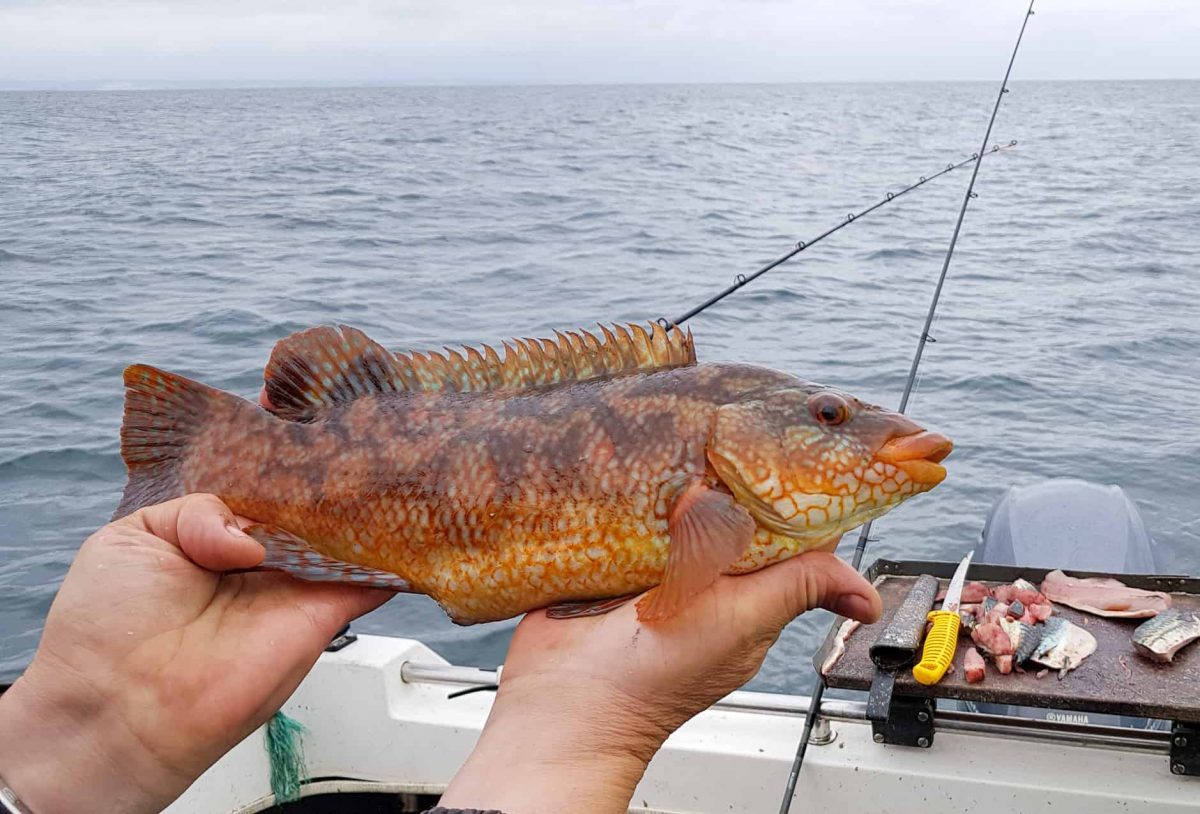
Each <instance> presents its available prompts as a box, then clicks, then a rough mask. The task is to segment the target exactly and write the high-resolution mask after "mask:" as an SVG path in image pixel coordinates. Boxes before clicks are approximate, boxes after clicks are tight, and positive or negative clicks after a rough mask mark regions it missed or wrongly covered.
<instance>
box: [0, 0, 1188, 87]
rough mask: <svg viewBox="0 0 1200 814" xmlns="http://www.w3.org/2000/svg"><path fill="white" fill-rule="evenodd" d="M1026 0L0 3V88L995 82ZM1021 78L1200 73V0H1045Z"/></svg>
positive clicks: (1023, 59) (75, 0)
mask: <svg viewBox="0 0 1200 814" xmlns="http://www.w3.org/2000/svg"><path fill="white" fill-rule="evenodd" d="M1025 8H1026V2H1025V1H1024V0H837V1H836V2H835V1H834V0H792V1H791V2H783V1H782V0H690V2H685V1H683V0H680V1H679V2H663V1H660V0H440V1H439V0H157V1H156V2H150V1H149V0H93V1H92V2H89V1H88V0H63V1H62V2H59V1H58V0H0V85H3V84H8V85H13V84H20V83H26V82H97V81H101V80H133V81H147V80H172V81H204V80H221V81H242V82H244V81H256V80H282V81H299V82H348V83H356V82H372V83H374V82H394V83H432V84H447V83H454V84H459V83H471V84H475V83H531V82H533V83H575V82H597V83H603V82H680V81H683V82H690V81H728V82H791V81H829V80H879V79H900V80H905V79H989V80H992V79H995V78H996V77H997V76H998V75H999V72H1000V71H1001V70H1002V68H1003V62H1004V60H1005V59H1006V57H1007V54H1008V50H1009V49H1010V48H1011V43H1012V41H1013V39H1014V37H1015V35H1016V32H1017V28H1018V27H1019V25H1020V21H1021V16H1022V15H1023V14H1024V11H1025ZM1036 8H1037V14H1036V15H1035V16H1034V18H1033V19H1032V20H1031V22H1030V26H1029V31H1028V33H1027V35H1026V36H1027V40H1026V45H1025V46H1024V47H1023V49H1022V54H1021V59H1020V61H1019V62H1018V67H1017V71H1016V74H1015V76H1016V78H1018V79H1021V78H1025V79H1114V78H1200V0H1041V2H1039V3H1038V5H1037V7H1036Z"/></svg>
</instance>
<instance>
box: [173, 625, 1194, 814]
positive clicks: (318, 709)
mask: <svg viewBox="0 0 1200 814" xmlns="http://www.w3.org/2000/svg"><path fill="white" fill-rule="evenodd" d="M406 662H408V663H410V664H424V665H445V664H446V662H445V661H443V660H442V659H441V658H439V657H438V656H437V655H436V654H435V653H433V652H432V651H431V650H429V649H428V648H427V647H425V646H424V645H422V644H421V643H420V642H417V641H413V640H410V639H393V638H387V637H378V636H365V635H364V636H359V639H358V641H357V642H355V643H354V644H352V645H350V646H349V647H347V648H345V649H344V650H342V651H340V652H337V653H326V654H324V655H323V656H322V657H321V659H320V660H319V661H318V663H317V665H316V666H315V667H314V668H313V671H312V673H311V674H310V675H309V676H308V678H306V679H305V681H304V683H303V684H301V686H300V687H299V689H298V690H297V691H296V693H295V694H294V695H293V696H292V698H291V699H289V701H288V702H287V704H286V705H285V706H284V712H286V713H287V714H288V715H290V716H292V717H293V718H295V719H297V720H298V721H300V722H301V723H302V724H303V725H304V726H305V727H306V728H307V732H306V734H305V736H304V749H305V757H306V761H307V766H308V772H309V776H311V777H317V778H331V779H330V780H327V781H325V782H322V783H320V784H310V786H308V787H306V793H307V794H311V793H318V792H325V791H338V790H341V791H350V790H359V791H362V790H372V789H377V790H379V791H390V792H408V793H415V794H438V793H440V792H441V791H442V790H443V789H445V787H446V785H447V783H449V781H450V779H451V777H453V775H454V773H455V771H457V769H458V767H459V766H460V765H461V764H462V762H463V761H464V760H465V758H466V757H467V755H468V753H469V752H470V750H471V748H472V747H473V746H474V743H475V740H476V738H477V737H478V734H479V731H480V729H481V728H482V726H483V723H484V721H485V719H486V717H487V713H488V709H489V708H490V706H491V702H492V694H491V693H488V692H479V693H473V694H471V695H467V696H463V697H461V698H456V699H447V697H446V696H447V694H448V693H449V692H451V691H453V690H454V689H456V687H455V686H453V685H451V684H447V683H431V682H427V681H409V682H406V681H405V680H404V678H403V677H402V675H401V672H402V667H403V665H405V663H406ZM409 672H413V671H412V670H410V671H409ZM417 672H419V671H417ZM737 696H738V697H737V703H738V704H739V705H741V706H743V707H753V706H756V704H755V703H754V701H755V698H756V697H757V698H759V699H761V700H763V701H766V702H769V703H767V704H765V706H775V707H777V708H787V707H789V706H795V707H799V706H801V705H800V704H797V703H789V700H788V699H789V697H787V696H767V695H759V694H750V693H739V694H737ZM803 725H804V717H803V715H802V714H795V713H792V714H789V713H784V712H769V711H763V710H761V709H758V710H755V709H735V708H730V707H719V708H714V709H711V710H709V711H707V712H705V713H703V714H701V715H699V716H697V717H696V718H695V719H693V720H692V721H691V722H689V723H688V724H687V725H685V726H684V727H683V728H682V729H680V730H679V731H678V732H677V733H675V735H673V736H672V737H671V738H670V740H668V742H667V744H666V746H665V747H664V748H663V749H662V751H661V752H660V753H659V754H658V756H657V757H656V758H655V759H654V761H653V763H651V765H650V768H649V770H648V771H647V773H646V777H645V779H644V780H643V782H642V783H641V785H640V786H639V787H638V789H637V793H636V794H635V795H634V798H633V801H632V803H631V808H630V810H631V811H637V812H724V813H726V814H728V813H729V812H744V813H745V814H751V813H753V814H762V812H774V811H777V810H778V808H779V803H780V795H781V794H782V793H783V789H784V786H785V783H786V780H787V775H788V771H789V769H790V766H791V762H792V758H793V755H794V753H795V749H796V744H797V742H798V741H799V739H800V733H801V730H802V728H803ZM832 727H833V731H834V734H835V737H834V739H833V741H832V742H830V743H828V744H825V745H815V744H814V745H812V746H810V748H809V750H808V754H807V756H806V759H805V764H804V769H803V772H802V773H801V776H800V781H799V784H798V786H797V790H796V800H795V803H794V805H793V808H792V810H793V811H794V812H795V814H807V813H808V812H917V811H919V812H921V813H922V814H962V813H963V812H972V814H982V813H983V812H1001V811H1002V812H1006V814H1017V813H1018V812H1029V811H1046V812H1054V814H1106V813H1107V812H1113V814H1117V812H1120V814H1129V812H1138V811H1146V812H1151V811H1152V812H1163V814H1167V813H1168V812H1185V811H1186V812H1197V811H1200V778H1187V777H1176V776H1174V775H1172V774H1171V773H1170V772H1169V768H1168V762H1167V757H1166V755H1165V754H1158V753H1153V752H1150V751H1147V750H1144V749H1134V748H1121V747H1119V746H1113V745H1108V746H1103V747H1100V746H1096V745H1086V746H1085V745H1071V744H1067V743H1062V742H1051V741H1046V740H1028V739H1024V738H1020V737H1015V738H1014V737H997V736H995V735H994V734H993V735H983V734H971V733H966V732H956V731H940V730H939V731H938V733H937V735H936V739H935V742H934V744H933V746H932V748H929V749H915V748H907V747H901V746H883V745H880V744H877V743H875V742H874V741H873V740H872V737H871V728H870V726H869V725H867V724H865V723H861V722H851V721H840V722H834V723H833V724H832ZM513 748H514V749H520V748H521V745H520V744H513ZM272 802H273V801H272V798H271V796H270V783H269V767H268V761H267V754H266V750H265V748H264V746H263V733H262V731H261V730H260V731H258V732H255V733H254V734H252V735H251V736H250V737H249V738H247V739H246V740H245V741H243V742H242V743H240V744H239V745H238V746H237V747H236V748H234V749H233V750H232V751H231V752H230V753H229V754H228V755H226V756H225V757H224V758H222V759H221V760H220V761H219V762H218V763H217V764H216V765H215V766H213V767H212V769H210V770H209V771H208V772H207V773H205V774H204V776H202V777H201V778H200V779H199V780H197V781H196V783H195V784H193V786H192V787H191V788H190V789H189V790H188V791H187V793H185V794H184V795H183V796H182V797H181V798H180V799H179V800H177V801H176V802H175V803H174V804H173V805H172V806H170V808H168V809H167V811H168V812H169V814H216V813H217V812H231V813H232V812H239V813H240V814H250V812H255V811H261V810H264V809H266V808H268V807H269V806H270V805H271V804H272Z"/></svg>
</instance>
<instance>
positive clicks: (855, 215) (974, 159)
mask: <svg viewBox="0 0 1200 814" xmlns="http://www.w3.org/2000/svg"><path fill="white" fill-rule="evenodd" d="M988 133H989V135H990V134H991V129H990V128H989V130H988ZM986 146H987V140H986V139H984V147H986ZM1016 146H1017V142H1016V141H1015V140H1014V141H1010V142H1009V143H1008V144H993V145H992V149H990V150H984V149H980V151H979V152H977V153H972V154H971V155H970V156H969V157H967V158H964V159H963V160H962V161H959V162H958V163H957V164H947V165H946V166H945V167H943V168H942V169H940V170H938V171H937V172H935V173H934V174H933V175H922V176H921V178H920V180H918V181H915V182H914V183H912V184H909V185H908V186H906V187H904V188H903V189H901V190H898V191H896V192H889V193H887V194H886V195H884V196H883V197H882V198H880V199H879V200H878V201H876V202H875V203H873V204H871V205H870V206H868V207H866V208H865V209H862V210H860V211H858V212H851V213H850V214H848V215H846V217H845V218H843V219H842V220H841V222H839V223H838V224H837V225H836V226H832V227H830V228H829V229H826V230H825V231H824V232H822V233H821V234H819V235H817V236H816V237H814V238H812V239H811V240H801V241H800V242H798V243H797V244H796V245H795V246H794V247H793V248H792V250H791V251H789V252H787V253H786V254H783V255H780V256H779V257H777V258H775V259H774V260H772V261H771V262H770V263H767V264H766V265H765V266H763V267H761V268H759V269H758V270H757V271H755V272H753V273H751V274H739V275H738V276H737V277H735V278H734V280H733V284H732V285H730V286H729V287H728V288H726V289H725V290H723V291H721V292H720V293H718V294H715V295H714V296H712V297H709V298H708V299H707V300H705V301H704V302H702V303H700V304H699V305H697V306H696V307H695V308H693V309H691V310H690V311H687V312H686V313H684V314H682V315H681V316H678V317H676V318H675V319H674V320H673V321H670V322H668V321H667V320H666V319H665V318H662V317H660V318H659V319H658V323H659V324H660V325H662V326H663V327H664V328H670V327H672V326H673V325H682V324H683V323H685V322H687V321H688V320H689V319H691V318H692V317H694V316H696V314H699V313H700V312H701V311H706V310H708V309H709V308H711V307H712V306H714V305H716V304H717V303H719V302H720V301H721V300H723V299H725V298H726V297H728V296H729V295H730V294H732V293H733V292H735V291H737V290H738V289H739V288H741V287H742V286H744V285H746V284H747V283H751V282H753V281H754V280H757V279H758V278H759V277H761V276H763V275H764V274H766V273H767V272H768V271H770V270H771V269H773V268H775V267H777V266H782V265H783V264H784V263H786V262H787V261H789V260H791V259H792V258H793V257H795V256H796V255H798V254H800V252H802V251H804V250H805V249H808V248H810V247H812V246H814V245H816V244H817V243H820V242H821V241H822V240H824V239H825V238H827V237H829V236H830V235H832V234H833V233H834V232H837V231H840V230H841V229H844V228H846V227H847V226H849V225H850V224H852V223H854V221H856V220H858V219H859V218H861V217H862V216H863V215H869V214H870V213H872V212H874V211H875V210H876V209H879V208H880V207H881V206H886V205H887V204H889V203H891V202H892V201H894V200H896V199H897V198H899V197H900V196H901V195H906V194H908V193H909V192H912V191H913V190H914V189H916V188H918V187H922V186H925V185H926V184H928V183H929V182H930V181H932V180H934V179H935V178H941V177H942V176H943V175H945V174H946V173H949V172H953V171H954V170H957V169H959V168H960V167H965V166H967V165H968V164H975V167H976V169H975V172H979V159H980V156H987V155H991V154H992V153H998V152H1000V151H1001V150H1008V149H1011V148H1013V147H1016ZM973 180H974V176H972V181H973ZM956 234H957V232H956Z"/></svg>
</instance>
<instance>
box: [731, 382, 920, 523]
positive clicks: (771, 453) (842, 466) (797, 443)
mask: <svg viewBox="0 0 1200 814" xmlns="http://www.w3.org/2000/svg"><path fill="white" fill-rule="evenodd" d="M921 431H922V428H921V427H920V425H918V424H917V423H916V422H914V421H912V420H911V419H909V418H907V417H905V416H903V415H901V414H899V413H895V412H892V411H890V410H884V409H882V408H879V407H874V406H871V405H868V404H864V403H862V402H860V401H859V400H857V399H855V398H853V397H852V396H848V395H846V394H844V393H840V392H838V391H836V390H831V389H829V388H823V387H819V386H816V385H813V386H810V387H804V388H798V387H789V388H782V389H778V390H774V391H769V392H767V393H764V394H761V395H760V397H759V398H757V399H755V400H752V401H747V402H741V403H736V404H727V405H725V406H723V407H721V408H720V409H719V410H718V411H717V420H716V426H715V429H714V433H713V437H712V440H711V442H710V444H709V448H708V456H709V460H710V462H711V463H712V465H713V467H714V468H715V469H716V471H717V474H718V475H719V476H720V478H721V480H722V481H723V482H724V483H725V485H726V486H727V487H729V489H730V491H731V492H733V494H734V495H735V497H736V498H737V500H738V502H739V503H741V504H742V505H743V506H745V507H746V508H747V509H748V510H749V511H750V513H751V515H753V516H754V518H755V520H756V521H757V522H758V523H759V524H760V525H762V526H764V527H765V528H768V529H770V530H772V531H775V532H778V533H780V534H784V535H787V536H789V537H799V538H810V537H811V538H814V539H816V538H825V537H828V536H829V535H831V534H835V533H838V532H840V531H844V530H846V529H848V528H850V527H852V526H853V525H857V523H858V522H861V520H859V519H856V518H857V516H858V515H859V514H860V512H862V511H866V510H867V509H868V508H870V507H867V506H865V505H862V503H863V501H861V500H860V499H859V498H860V496H861V493H860V491H859V490H860V488H861V487H862V486H863V484H864V480H865V479H866V478H869V477H870V474H869V470H870V468H871V467H872V466H873V465H875V464H876V463H877V454H878V452H879V451H880V450H881V449H882V448H883V447H884V446H885V445H886V444H887V443H888V442H889V441H890V440H891V439H893V438H896V437H898V436H908V435H912V434H915V433H920V432H921ZM868 491H869V490H868ZM894 502H898V500H888V501H887V503H888V504H892V503H894ZM875 508H878V507H877V506H876V507H875Z"/></svg>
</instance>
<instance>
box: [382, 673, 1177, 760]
mask: <svg viewBox="0 0 1200 814" xmlns="http://www.w3.org/2000/svg"><path fill="white" fill-rule="evenodd" d="M497 675H498V674H497V672H496V671H493V670H479V669H476V668H474V667H457V666H455V665H452V664H426V663H422V662H418V661H406V662H404V663H403V664H402V665H401V666H400V677H401V679H402V680H403V681H404V682H406V683H408V684H440V685H448V686H454V687H459V688H471V687H480V688H485V687H489V686H493V685H495V684H496V681H497ZM812 706H813V698H812V697H811V696H806V695H782V694H778V693H766V692H750V691H747V690H738V691H736V692H732V693H730V694H729V695H727V696H725V697H724V698H722V699H721V700H720V701H718V702H717V703H715V704H713V709H718V710H723V711H732V712H746V713H755V714H773V715H793V716H794V715H805V716H807V715H809V714H810V713H809V710H810V709H811V708H812ZM813 718H825V719H827V720H830V721H843V722H847V723H854V724H866V723H867V705H866V703H865V702H862V701H842V700H835V699H830V700H827V701H821V702H820V705H819V707H818V708H817V712H816V714H815V715H814V716H813ZM936 720H937V728H938V730H939V731H943V732H959V733H962V734H968V735H980V736H986V737H994V738H1006V739H1009V740H1020V741H1045V742H1050V743H1059V744H1064V745H1068V746H1087V747H1093V748H1106V749H1124V750H1129V751H1135V752H1149V753H1153V754H1168V753H1169V752H1170V751H1171V736H1170V733H1168V732H1159V731H1151V730H1142V729H1122V728H1120V727H1115V726H1101V725H1099V724H1078V723H1069V722H1066V721H1046V720H1037V719H1033V718H1016V717H1008V716H1003V715H989V714H987V713H983V712H967V711H965V710H938V712H937V719H936ZM806 724H807V721H806Z"/></svg>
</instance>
